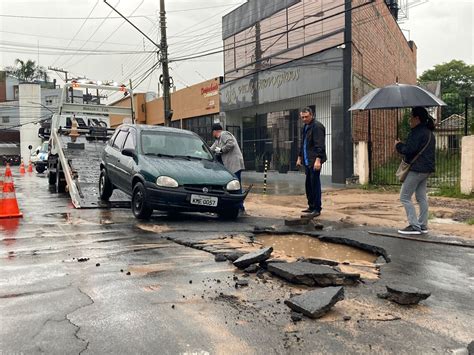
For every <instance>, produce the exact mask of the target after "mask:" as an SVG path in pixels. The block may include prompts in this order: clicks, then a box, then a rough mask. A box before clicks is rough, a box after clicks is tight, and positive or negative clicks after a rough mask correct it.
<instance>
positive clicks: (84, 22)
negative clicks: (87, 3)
mask: <svg viewBox="0 0 474 355" xmlns="http://www.w3.org/2000/svg"><path fill="white" fill-rule="evenodd" d="M97 5H99V0H97V1H96V3H95V5H94V6H93V7H92V9H91V11H90V12H89V14H88V15H87V17H86V18H85V20H84V21H83V22H82V24H81V26H80V27H79V29H78V30H77V31H76V33H75V34H74V36H73V37H72V38H71V40H70V41H69V43H68V44H67V46H66V48H65V49H64V52H65V51H66V50H67V49H69V47H70V46H71V44H72V42H73V41H74V40H75V39H76V37H77V35H78V34H79V33H80V32H81V30H82V29H83V28H84V26H85V24H86V22H87V20H88V19H89V18H90V17H91V15H92V13H93V12H94V10H95V8H96V7H97ZM60 58H61V55H59V56H58V57H57V58H56V59H55V60H54V62H53V63H52V64H51V66H52V67H54V65H55V64H56V62H57V61H58V60H59V59H60Z"/></svg>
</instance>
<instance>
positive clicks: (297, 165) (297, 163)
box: [296, 157, 301, 168]
mask: <svg viewBox="0 0 474 355" xmlns="http://www.w3.org/2000/svg"><path fill="white" fill-rule="evenodd" d="M300 166H301V157H298V159H296V167H297V168H299V167H300Z"/></svg>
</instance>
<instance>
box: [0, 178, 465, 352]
mask: <svg viewBox="0 0 474 355" xmlns="http://www.w3.org/2000/svg"><path fill="white" fill-rule="evenodd" d="M15 185H16V188H17V190H16V191H17V197H18V200H19V204H20V207H21V209H22V212H23V214H24V219H23V220H15V221H13V222H12V221H11V220H8V221H2V222H0V226H1V229H0V233H1V236H2V238H1V246H0V270H2V272H1V274H0V318H1V319H0V324H1V325H0V351H1V352H2V353H25V354H26V353H51V354H56V353H58V354H59V353H78V354H87V353H89V354H95V353H142V354H148V353H149V354H155V353H163V354H175V353H188V354H191V353H199V354H206V353H209V354H227V353H242V354H268V353H281V354H286V353H381V352H385V353H397V354H400V353H410V354H413V353H446V352H450V351H453V350H456V349H461V348H466V347H467V344H469V343H470V342H471V341H472V339H473V334H474V324H473V322H472V319H473V318H474V305H473V300H472V294H473V291H474V287H473V278H474V275H473V268H472V265H473V264H474V252H473V249H471V248H461V247H456V246H446V245H437V244H428V243H420V242H415V241H406V240H400V239H393V238H384V237H381V236H374V235H369V234H368V233H367V231H368V228H367V227H365V228H364V227H356V226H346V225H338V224H331V225H330V226H325V228H324V229H323V230H322V231H313V232H311V233H312V234H314V235H316V234H317V235H319V236H321V237H325V238H342V239H339V240H340V241H352V242H356V243H363V244H367V245H371V246H375V247H377V248H378V249H377V250H383V251H385V252H386V255H387V256H388V257H389V259H390V262H389V263H384V264H383V265H381V267H380V277H379V278H378V279H372V280H370V279H367V280H366V279H363V283H359V284H357V285H354V286H351V285H349V286H344V295H345V296H344V297H345V298H344V300H342V301H339V302H338V303H337V304H336V305H335V306H334V307H333V308H332V309H331V310H330V311H329V312H328V313H327V314H326V315H324V316H323V317H321V318H319V319H317V320H313V319H309V318H306V317H303V320H302V321H299V322H293V321H292V318H291V310H290V309H289V308H288V307H287V306H286V305H285V304H284V302H285V300H288V299H290V298H291V297H292V296H295V295H298V294H303V293H305V292H307V291H309V290H312V289H314V288H311V287H307V286H303V285H291V284H289V283H287V282H286V281H284V280H283V279H280V278H278V277H277V276H274V275H271V274H270V273H268V272H267V271H265V272H263V273H260V274H258V276H257V274H248V275H245V272H244V271H241V270H238V269H237V268H236V267H235V266H234V265H233V264H232V263H231V262H216V261H215V256H214V255H213V254H212V253H210V252H208V251H212V250H213V249H212V248H210V249H209V250H208V251H205V250H204V247H202V248H195V247H192V245H201V246H202V245H203V244H209V243H210V246H212V244H213V241H215V243H216V244H218V243H220V241H222V238H224V237H226V238H228V239H232V240H233V244H232V243H230V244H229V248H230V250H232V248H234V247H235V245H237V244H238V245H239V246H240V247H241V248H242V249H243V250H245V248H247V247H248V250H249V251H251V250H254V249H255V248H258V246H256V245H252V244H251V243H247V242H245V240H247V239H248V240H250V241H251V240H252V236H253V235H254V234H253V233H254V231H255V228H257V230H265V229H268V228H269V227H272V228H274V229H276V230H277V231H285V230H286V231H294V230H297V231H303V230H304V229H301V228H303V227H294V228H293V227H291V228H290V227H285V226H284V221H283V220H281V219H276V218H261V217H259V218H256V217H252V216H250V217H246V218H242V219H240V220H239V221H237V222H222V221H219V220H218V219H216V218H215V217H214V216H210V215H203V214H194V215H193V214H183V215H180V216H179V217H177V218H172V217H168V216H167V215H165V214H159V213H155V214H154V215H153V217H152V219H151V220H150V221H149V222H139V221H137V220H135V219H134V218H133V216H132V214H131V212H130V211H129V209H111V210H106V209H100V210H98V209H91V210H75V209H73V208H72V206H71V204H70V201H69V199H68V197H67V196H66V195H57V194H55V193H51V192H49V191H48V184H47V179H46V178H45V177H41V176H25V177H18V176H15ZM285 228H286V229H285ZM298 228H300V229H298ZM379 231H381V232H387V230H385V229H383V228H380V229H379ZM336 240H337V239H336ZM204 241H207V242H204ZM209 241H210V242H209ZM187 245H188V246H187ZM214 250H216V247H214ZM79 258H86V259H88V260H86V259H82V260H83V261H82V262H79V261H78V259H79ZM238 280H247V281H248V286H244V284H245V282H244V283H242V284H241V285H242V286H236V281H238ZM391 283H402V284H408V285H410V286H413V287H417V288H420V289H424V290H428V291H429V292H431V297H429V298H428V299H426V300H424V301H422V302H421V303H420V304H419V305H417V306H409V307H406V306H400V305H397V304H394V303H392V302H389V301H388V300H384V299H380V298H378V297H377V294H378V293H382V292H384V291H385V290H386V288H385V285H387V284H391Z"/></svg>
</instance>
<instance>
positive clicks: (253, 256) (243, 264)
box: [234, 247, 273, 269]
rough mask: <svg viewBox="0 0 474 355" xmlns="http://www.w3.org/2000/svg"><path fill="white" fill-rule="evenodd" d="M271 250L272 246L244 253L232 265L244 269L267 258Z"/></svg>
mask: <svg viewBox="0 0 474 355" xmlns="http://www.w3.org/2000/svg"><path fill="white" fill-rule="evenodd" d="M272 252H273V248H272V247H267V248H262V249H260V250H257V251H254V252H252V253H248V254H245V255H243V256H241V257H240V258H238V259H237V260H236V261H234V265H235V266H236V267H238V268H239V269H245V268H247V267H249V266H250V265H252V264H255V263H259V262H261V261H264V260H267V259H268V258H269V257H270V255H271V254H272Z"/></svg>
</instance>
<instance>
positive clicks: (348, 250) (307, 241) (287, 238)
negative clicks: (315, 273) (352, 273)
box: [255, 234, 378, 263]
mask: <svg viewBox="0 0 474 355" xmlns="http://www.w3.org/2000/svg"><path fill="white" fill-rule="evenodd" d="M255 241H257V242H260V243H262V244H263V245H264V246H266V247H270V246H271V247H273V250H274V251H275V253H282V254H285V255H286V256H289V257H295V258H296V257H304V258H321V259H329V260H333V261H337V262H340V263H342V262H349V263H357V262H360V261H365V262H369V263H374V262H375V260H376V259H377V257H378V256H377V255H375V254H373V253H370V252H368V251H365V250H362V249H359V248H355V247H351V246H348V245H344V244H337V243H327V242H322V241H320V240H319V239H317V238H315V237H311V236H309V235H300V234H279V235H275V234H263V235H258V236H256V237H255Z"/></svg>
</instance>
